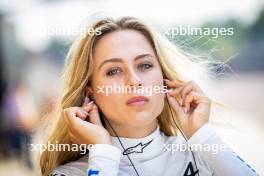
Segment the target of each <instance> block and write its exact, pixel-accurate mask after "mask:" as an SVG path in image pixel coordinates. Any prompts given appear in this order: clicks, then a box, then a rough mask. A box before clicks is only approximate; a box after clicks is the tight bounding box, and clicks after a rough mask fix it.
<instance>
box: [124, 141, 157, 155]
mask: <svg viewBox="0 0 264 176" xmlns="http://www.w3.org/2000/svg"><path fill="white" fill-rule="evenodd" d="M152 141H153V139H151V140H150V141H149V142H147V143H145V144H142V142H140V143H139V144H137V145H135V146H132V147H129V148H127V149H126V150H125V151H124V152H123V155H129V154H131V153H143V149H144V148H145V147H147V146H148V145H149V144H150V143H151V142H152Z"/></svg>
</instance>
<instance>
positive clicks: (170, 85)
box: [164, 79, 180, 88]
mask: <svg viewBox="0 0 264 176" xmlns="http://www.w3.org/2000/svg"><path fill="white" fill-rule="evenodd" d="M164 83H165V85H167V86H168V87H170V88H176V87H180V85H179V84H177V83H175V82H173V81H171V80H168V79H164Z"/></svg>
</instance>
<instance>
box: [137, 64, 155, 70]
mask: <svg viewBox="0 0 264 176" xmlns="http://www.w3.org/2000/svg"><path fill="white" fill-rule="evenodd" d="M152 67H153V65H152V64H140V65H139V69H140V70H143V71H144V70H148V69H150V68H152Z"/></svg>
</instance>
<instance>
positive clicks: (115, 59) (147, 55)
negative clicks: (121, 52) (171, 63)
mask: <svg viewBox="0 0 264 176" xmlns="http://www.w3.org/2000/svg"><path fill="white" fill-rule="evenodd" d="M145 57H154V56H152V55H151V54H140V55H138V56H137V57H135V58H134V61H136V60H139V59H142V58H145ZM109 62H123V59H121V58H111V59H107V60H105V61H103V62H102V63H101V64H100V66H99V70H100V69H101V68H102V66H103V65H104V64H106V63H109Z"/></svg>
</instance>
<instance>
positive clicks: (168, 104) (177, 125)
mask: <svg viewBox="0 0 264 176" xmlns="http://www.w3.org/2000/svg"><path fill="white" fill-rule="evenodd" d="M165 97H166V100H167V103H168V106H169V109H170V114H171V117H172V120H173V122H174V124H175V126H176V128H177V129H178V130H179V131H180V133H181V135H182V136H183V138H184V140H185V142H186V143H187V142H188V140H187V138H186V136H185V135H184V133H183V131H182V130H181V128H180V127H179V126H178V125H177V123H176V122H175V119H174V118H173V113H172V110H171V106H170V103H169V100H168V97H167V96H166V95H165ZM102 115H103V114H102ZM103 117H104V115H103ZM104 119H105V120H106V121H107V123H108V124H109V126H110V128H111V129H112V130H113V132H114V133H115V135H116V137H117V139H118V141H119V143H120V145H121V146H122V148H123V150H124V151H125V150H126V149H125V147H124V145H123V143H122V142H121V140H120V138H119V136H118V134H117V133H116V131H115V129H114V128H113V127H112V125H111V123H110V122H109V121H108V119H107V118H104ZM188 147H189V145H188ZM189 149H190V151H191V153H192V158H193V161H194V164H195V168H196V170H197V171H198V176H200V174H199V169H198V166H197V163H196V159H195V156H194V153H193V151H192V150H191V148H189ZM127 157H128V159H129V161H130V163H131V165H132V167H133V169H134V170H135V172H136V174H137V176H139V173H138V171H137V169H136V167H135V165H134V163H133V162H132V160H131V158H130V157H129V154H127Z"/></svg>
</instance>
